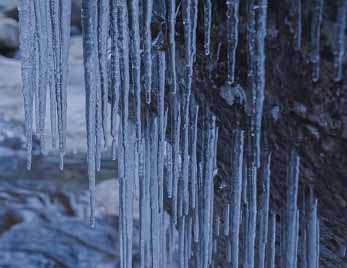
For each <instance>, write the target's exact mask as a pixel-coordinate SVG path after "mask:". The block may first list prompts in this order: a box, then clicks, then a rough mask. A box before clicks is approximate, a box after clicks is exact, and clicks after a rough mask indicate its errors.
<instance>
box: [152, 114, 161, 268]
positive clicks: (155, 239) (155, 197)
mask: <svg viewBox="0 0 347 268" xmlns="http://www.w3.org/2000/svg"><path fill="white" fill-rule="evenodd" d="M157 153H158V120H157V118H155V119H154V121H153V124H152V135H151V182H150V185H151V186H150V187H151V189H150V198H151V237H152V265H153V267H154V268H158V267H159V258H160V255H159V217H158V212H159V193H158V186H159V184H158V179H159V178H158V155H157Z"/></svg>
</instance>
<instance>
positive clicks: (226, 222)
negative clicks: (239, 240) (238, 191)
mask: <svg viewBox="0 0 347 268" xmlns="http://www.w3.org/2000/svg"><path fill="white" fill-rule="evenodd" d="M229 227H230V204H227V206H226V207H225V210H224V235H225V236H228V235H229Z"/></svg>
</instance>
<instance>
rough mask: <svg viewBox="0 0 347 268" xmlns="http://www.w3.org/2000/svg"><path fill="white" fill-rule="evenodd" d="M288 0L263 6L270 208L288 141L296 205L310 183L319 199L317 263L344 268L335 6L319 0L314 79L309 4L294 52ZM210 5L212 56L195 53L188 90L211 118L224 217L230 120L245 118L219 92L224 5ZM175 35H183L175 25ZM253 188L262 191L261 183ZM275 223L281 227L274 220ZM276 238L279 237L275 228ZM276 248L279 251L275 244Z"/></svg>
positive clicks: (345, 197) (280, 202)
mask: <svg viewBox="0 0 347 268" xmlns="http://www.w3.org/2000/svg"><path fill="white" fill-rule="evenodd" d="M290 2H293V1H269V10H268V26H267V28H268V33H267V37H266V45H267V46H266V91H265V106H264V121H263V136H264V140H265V141H266V143H267V144H269V146H271V148H272V151H273V158H272V168H271V169H272V175H271V180H272V181H271V203H270V207H271V209H272V210H274V211H277V212H278V213H280V212H281V211H282V210H283V209H284V208H285V202H286V189H287V186H286V184H287V180H286V174H287V163H288V158H289V152H290V150H291V148H293V146H297V147H298V149H299V152H300V156H301V165H300V180H299V183H300V188H299V193H300V194H299V209H300V210H301V208H302V196H303V193H304V192H306V191H307V188H308V187H309V186H313V188H314V191H315V194H316V196H317V198H318V202H319V203H318V204H319V205H318V206H319V209H318V210H319V217H320V228H321V238H320V246H321V248H320V249H321V252H320V253H321V255H320V265H321V267H346V259H344V258H343V257H341V254H339V248H340V246H341V245H344V244H346V237H347V225H346V221H347V214H346V205H347V194H346V191H345V189H346V186H347V183H346V181H347V168H346V166H347V146H346V136H347V134H346V133H347V130H346V129H347V126H346V124H347V120H346V113H347V105H346V102H347V97H346V96H347V94H346V92H347V84H346V80H345V79H344V80H342V81H341V82H340V83H337V82H335V81H334V77H335V74H336V70H335V67H334V64H333V62H334V60H333V52H334V40H335V39H334V38H333V37H332V36H333V35H334V32H335V21H336V3H335V1H325V6H324V14H323V21H322V28H321V44H320V45H321V53H320V54H321V65H320V68H321V71H320V79H319V81H318V82H316V83H313V82H312V66H311V64H310V50H311V43H310V28H311V11H312V7H311V2H310V1H303V2H304V3H303V33H302V49H301V50H300V51H295V50H294V44H293V39H294V32H293V28H294V23H295V16H293V15H291V14H292V13H293V12H291V6H290V4H289V3H290ZM214 5H215V6H214V16H213V18H214V21H213V23H214V25H213V33H212V52H213V53H212V59H206V58H205V57H203V56H201V57H198V58H197V63H196V64H195V69H194V76H195V80H194V86H193V87H194V94H195V96H196V98H197V100H198V102H200V103H201V104H203V103H204V104H205V103H206V104H207V105H209V106H210V108H211V110H212V111H213V112H214V113H215V114H216V115H217V125H218V126H219V144H218V168H219V173H218V177H217V178H216V180H215V192H216V194H215V197H216V200H215V201H216V202H215V204H217V207H218V209H217V211H218V214H219V216H221V218H222V215H223V211H224V207H225V204H226V200H228V198H229V197H228V194H229V193H230V189H229V188H228V187H220V186H223V185H225V184H227V183H224V182H225V181H228V180H229V178H230V177H229V176H230V169H231V149H232V148H231V144H232V142H231V140H232V139H231V137H232V136H231V135H232V131H233V129H234V128H235V126H236V125H240V126H242V127H245V124H246V123H245V122H246V119H245V111H244V109H243V108H242V107H240V106H238V105H233V106H230V105H228V103H227V101H226V100H225V99H223V98H222V97H221V96H220V95H221V94H220V91H221V89H222V88H223V84H224V81H225V79H226V68H227V64H226V60H227V57H226V36H225V32H226V29H225V25H226V23H225V10H226V8H225V6H224V3H223V1H216V2H214ZM240 13H241V17H240V27H239V29H240V38H239V46H238V49H237V66H236V71H237V74H236V81H237V83H239V84H240V85H241V86H242V88H244V89H245V93H246V95H247V98H248V97H249V94H250V90H249V89H248V87H247V43H246V16H245V15H246V5H245V2H242V3H241V5H240ZM179 32H181V31H180V29H179ZM182 38H183V37H182ZM220 43H221V48H222V49H221V54H220V57H219V61H218V62H217V63H216V62H215V61H214V57H215V56H214V55H216V51H217V48H218V45H219V44H220ZM197 44H198V51H199V53H198V55H203V47H202V46H203V29H202V24H199V28H198V43H197ZM344 73H346V70H344ZM273 107H277V108H276V109H277V111H279V113H278V114H277V115H278V116H276V117H278V118H276V119H277V120H274V118H273V113H272V112H273ZM264 143H265V142H263V144H264ZM258 193H261V191H260V184H259V191H258ZM277 223H278V224H279V225H280V218H279V217H278V222H277ZM277 235H278V241H279V233H277ZM301 246H302V245H299V247H301ZM225 249H226V247H225V244H224V242H223V239H222V238H221V240H220V243H219V250H218V252H219V257H217V259H219V260H220V262H219V264H220V265H221V267H226V265H227V264H226V263H225V259H226V250H225ZM299 251H300V248H299ZM277 253H279V247H278V249H277ZM276 261H278V260H276ZM300 262H301V259H300V256H299V263H300ZM277 265H279V263H278V264H277ZM278 267H280V266H278Z"/></svg>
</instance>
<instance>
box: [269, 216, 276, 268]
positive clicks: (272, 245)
mask: <svg viewBox="0 0 347 268" xmlns="http://www.w3.org/2000/svg"><path fill="white" fill-rule="evenodd" d="M275 260H276V214H275V213H272V214H271V218H270V228H269V243H268V252H267V268H275Z"/></svg>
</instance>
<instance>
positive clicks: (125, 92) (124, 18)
mask: <svg viewBox="0 0 347 268" xmlns="http://www.w3.org/2000/svg"><path fill="white" fill-rule="evenodd" d="M118 30H119V39H118V49H119V55H120V57H119V59H120V75H121V88H122V94H121V99H122V113H121V121H122V123H121V124H122V147H123V148H122V150H123V157H122V158H121V159H119V160H118V161H123V163H124V164H123V169H124V171H123V174H124V176H123V179H124V180H125V181H126V183H129V184H131V182H127V181H128V180H129V181H130V177H131V176H132V174H131V167H130V166H129V165H130V163H129V162H130V161H129V159H130V156H129V154H130V152H131V148H129V147H131V145H130V146H129V135H130V131H129V128H128V117H129V87H130V79H129V39H128V38H129V37H128V10H127V2H126V0H122V1H120V2H119V5H118ZM124 190H126V189H124ZM130 194H132V193H127V192H124V195H130ZM122 220H123V219H122ZM124 221H125V224H127V223H128V220H127V218H125V219H124ZM125 226H126V228H127V232H130V230H129V229H128V228H130V227H128V226H127V225H125ZM124 239H125V240H124V241H123V243H124V245H125V249H126V254H125V255H124V256H123V257H124V260H123V265H124V267H128V268H130V267H132V245H131V238H130V237H125V238H124Z"/></svg>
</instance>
